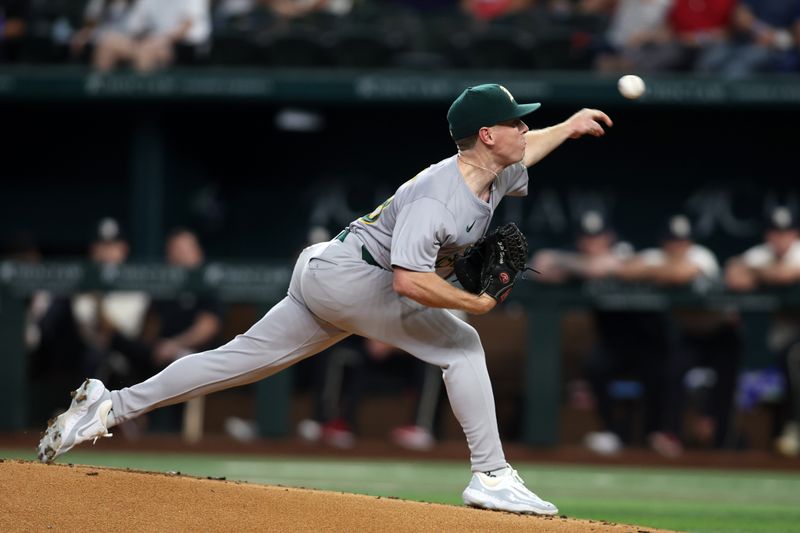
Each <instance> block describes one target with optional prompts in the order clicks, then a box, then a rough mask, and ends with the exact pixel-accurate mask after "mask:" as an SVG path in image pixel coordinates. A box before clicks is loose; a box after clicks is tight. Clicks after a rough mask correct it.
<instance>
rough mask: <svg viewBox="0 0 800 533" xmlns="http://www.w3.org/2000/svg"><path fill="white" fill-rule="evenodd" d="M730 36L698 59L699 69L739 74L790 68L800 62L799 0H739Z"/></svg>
mask: <svg viewBox="0 0 800 533" xmlns="http://www.w3.org/2000/svg"><path fill="white" fill-rule="evenodd" d="M733 21H734V22H733V32H734V35H733V39H732V41H730V42H720V43H719V44H718V45H717V46H714V47H713V48H711V49H709V50H708V51H707V52H706V53H705V54H704V55H703V56H702V58H701V59H700V61H699V63H698V70H700V71H702V72H707V73H715V74H722V75H724V76H727V77H730V78H741V77H744V76H747V75H750V74H754V73H758V72H770V71H778V72H789V71H793V70H797V68H798V65H800V1H798V0H740V2H739V5H738V6H737V7H736V12H735V16H734V19H733Z"/></svg>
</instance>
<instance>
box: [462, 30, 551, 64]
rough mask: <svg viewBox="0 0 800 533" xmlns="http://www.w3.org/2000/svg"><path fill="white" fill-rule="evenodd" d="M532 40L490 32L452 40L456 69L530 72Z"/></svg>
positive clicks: (514, 33) (520, 36)
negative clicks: (521, 70) (460, 67)
mask: <svg viewBox="0 0 800 533" xmlns="http://www.w3.org/2000/svg"><path fill="white" fill-rule="evenodd" d="M535 48H536V43H535V41H534V40H533V38H532V37H531V36H530V35H528V34H526V33H522V32H516V31H507V30H502V29H498V28H490V29H489V30H487V31H485V32H479V33H462V34H459V35H456V36H454V38H453V51H454V53H456V54H458V55H457V56H456V58H455V63H456V64H457V65H458V66H462V67H467V68H477V69H530V68H535V67H536V62H535V57H536V56H535V55H534V50H535Z"/></svg>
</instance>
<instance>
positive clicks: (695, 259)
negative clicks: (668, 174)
mask: <svg viewBox="0 0 800 533" xmlns="http://www.w3.org/2000/svg"><path fill="white" fill-rule="evenodd" d="M620 275H621V277H622V278H623V279H627V280H630V281H645V282H651V283H655V284H657V285H662V286H668V287H689V286H691V287H693V288H694V289H695V290H697V291H700V292H705V290H707V289H708V288H709V287H710V286H712V285H715V284H717V283H718V282H719V281H721V280H720V278H721V275H720V267H719V264H718V262H717V259H716V257H715V256H714V253H713V252H712V251H711V250H709V249H708V248H706V247H704V246H701V245H699V244H697V243H695V242H694V241H693V240H692V227H691V223H690V221H689V219H688V218H687V217H686V216H684V215H674V216H672V217H669V219H668V220H667V223H666V224H665V227H664V229H663V230H662V233H661V246H660V248H656V249H650V250H644V251H642V252H640V253H639V254H638V255H637V257H636V259H634V260H633V261H631V262H630V263H628V265H626V267H625V268H624V269H623V271H622V272H621V273H620ZM673 316H674V318H675V320H676V323H677V326H678V334H679V340H678V343H677V345H676V350H675V351H674V352H673V353H671V354H670V357H669V362H668V364H667V373H666V382H665V391H666V397H665V401H664V417H665V418H664V429H665V431H666V434H655V435H651V439H652V440H653V442H652V445H653V447H655V448H657V447H658V446H659V445H661V444H664V443H669V442H670V441H674V443H675V444H676V446H674V448H675V450H674V451H678V450H679V448H678V447H677V443H678V442H680V441H682V440H685V439H683V438H682V437H683V423H684V418H685V410H684V408H685V405H686V403H687V402H686V396H687V391H688V389H687V387H691V388H692V389H694V390H699V389H708V393H707V397H705V398H703V400H704V401H703V402H702V404H703V405H701V406H699V413H698V414H697V415H696V416H694V417H692V419H691V421H692V423H691V437H692V438H693V439H694V440H696V441H698V442H700V443H703V444H706V445H714V446H717V447H722V446H723V445H724V444H725V439H726V437H728V436H729V426H730V419H731V415H732V409H733V400H734V394H735V388H736V378H737V376H738V372H739V366H740V364H741V357H742V340H741V331H740V328H739V326H738V322H737V319H736V316H735V315H731V314H729V313H727V312H724V311H718V312H715V311H700V312H692V311H683V312H680V311H679V312H676V313H674V314H673Z"/></svg>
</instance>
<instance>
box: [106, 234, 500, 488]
mask: <svg viewBox="0 0 800 533" xmlns="http://www.w3.org/2000/svg"><path fill="white" fill-rule="evenodd" d="M392 280H393V275H392V273H391V272H389V271H387V270H383V269H381V268H378V267H376V266H372V265H369V264H367V263H366V262H365V261H364V260H363V259H362V243H361V241H360V240H359V239H358V238H357V237H356V236H355V235H354V234H349V235H348V236H347V237H346V238H345V240H344V242H340V241H338V240H333V241H332V242H329V243H321V244H316V245H314V246H311V247H309V248H306V249H305V250H304V251H303V253H302V254H301V255H300V257H299V259H298V260H297V263H296V265H295V268H294V272H293V273H292V279H291V282H290V284H289V294H288V296H287V297H286V298H284V299H283V300H281V302H279V303H278V304H277V305H275V307H273V308H272V309H270V311H269V312H268V313H267V314H266V315H264V317H262V318H261V320H259V321H258V322H256V323H255V324H254V325H253V326H252V327H251V328H250V329H249V330H248V331H247V332H245V333H244V334H242V335H238V336H236V337H235V338H234V339H233V340H231V341H230V342H228V343H227V344H225V345H224V346H221V347H219V348H216V349H214V350H209V351H206V352H201V353H196V354H192V355H188V356H186V357H183V358H181V359H178V360H177V361H175V362H174V363H172V364H171V365H169V366H168V367H167V368H165V369H164V370H162V371H161V372H160V373H158V374H156V375H155V376H153V377H151V378H150V379H148V380H146V381H144V382H142V383H139V384H137V385H134V386H132V387H129V388H124V389H122V390H118V391H111V399H112V402H113V411H112V413H113V418H114V419H113V421H110V422H111V424H112V425H116V424H118V423H120V422H123V421H125V420H129V419H131V418H135V417H137V416H139V415H142V414H144V413H147V412H148V411H152V410H153V409H156V408H158V407H162V406H165V405H171V404H175V403H180V402H184V401H186V400H189V399H191V398H194V397H196V396H201V395H204V394H209V393H212V392H215V391H219V390H223V389H227V388H231V387H235V386H239V385H245V384H247V383H252V382H255V381H258V380H261V379H263V378H266V377H268V376H271V375H272V374H275V373H276V372H279V371H280V370H283V369H284V368H286V367H288V366H291V365H293V364H294V363H297V362H298V361H301V360H303V359H305V358H306V357H309V356H312V355H314V354H316V353H318V352H320V351H322V350H324V349H325V348H327V347H329V346H331V345H333V344H335V343H336V342H338V341H340V340H342V339H343V338H345V337H347V336H348V335H350V334H356V335H361V336H363V337H368V338H372V339H375V340H379V341H382V342H385V343H387V344H390V345H392V346H396V347H398V348H400V349H401V350H403V351H406V352H408V353H410V354H411V355H413V356H415V357H418V358H419V359H422V360H423V361H425V362H427V363H430V364H433V365H436V366H438V367H440V368H441V369H442V374H443V377H444V382H445V386H446V388H447V394H448V397H449V399H450V405H451V407H452V409H453V413H454V414H455V416H456V418H457V419H458V421H459V423H460V424H461V427H462V428H463V430H464V434H465V435H466V437H467V444H468V445H469V449H470V457H471V463H472V470H473V471H474V472H485V471H488V470H495V469H498V468H502V467H504V466H505V464H506V460H505V457H504V455H503V449H502V445H501V443H500V436H499V433H498V430H497V418H496V414H495V405H494V396H493V394H492V385H491V382H490V381H489V373H488V371H487V369H486V359H485V356H484V352H483V347H482V346H481V342H480V338H479V336H478V333H477V332H476V331H475V329H474V328H473V327H472V326H470V325H469V324H467V323H466V322H464V321H462V320H459V319H458V318H456V317H455V316H453V315H452V314H450V313H449V312H448V311H446V310H444V309H434V308H430V307H426V306H423V305H421V304H419V303H417V302H415V301H413V300H411V299H409V298H404V297H401V296H399V295H398V294H397V293H396V292H395V291H394V290H393V288H392Z"/></svg>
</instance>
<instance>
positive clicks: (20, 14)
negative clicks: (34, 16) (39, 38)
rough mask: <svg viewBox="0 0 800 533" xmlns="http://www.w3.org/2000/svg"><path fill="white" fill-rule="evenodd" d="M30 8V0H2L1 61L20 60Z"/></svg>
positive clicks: (0, 0)
mask: <svg viewBox="0 0 800 533" xmlns="http://www.w3.org/2000/svg"><path fill="white" fill-rule="evenodd" d="M29 8H30V5H29V2H28V0H0V63H12V62H16V61H18V60H19V55H20V48H21V45H22V40H23V38H24V37H25V35H26V33H27V28H28V10H29Z"/></svg>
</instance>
